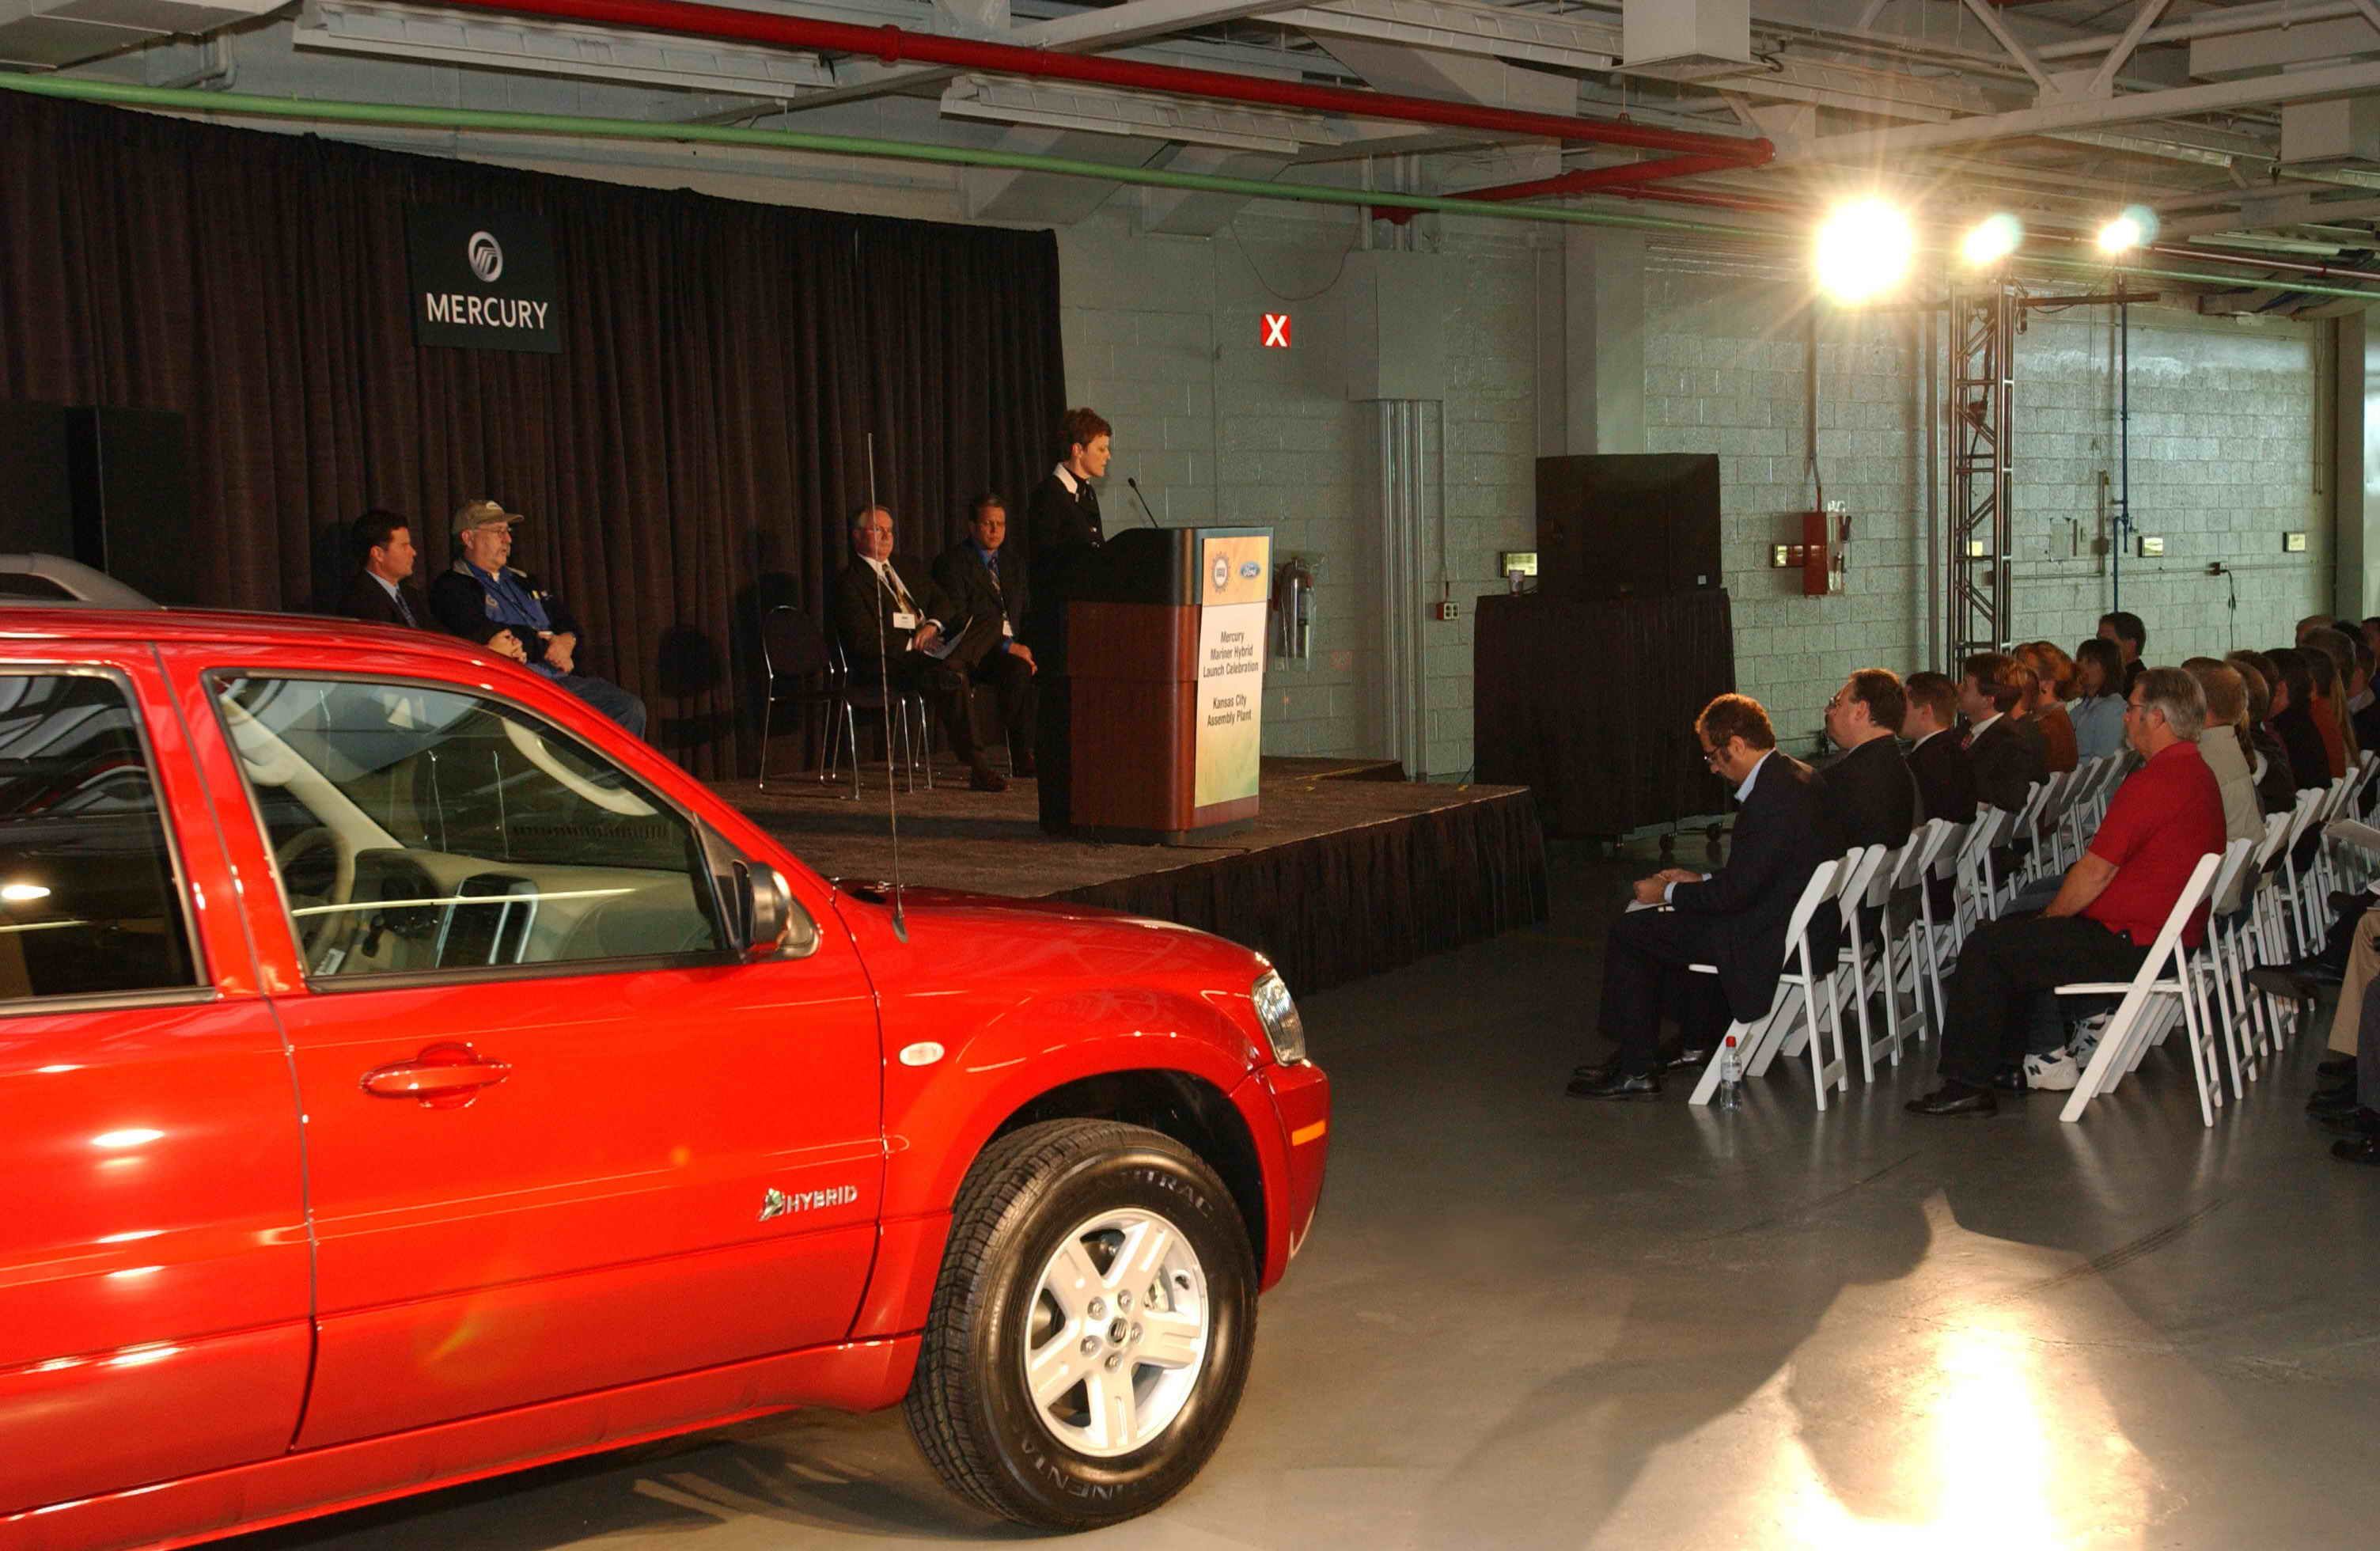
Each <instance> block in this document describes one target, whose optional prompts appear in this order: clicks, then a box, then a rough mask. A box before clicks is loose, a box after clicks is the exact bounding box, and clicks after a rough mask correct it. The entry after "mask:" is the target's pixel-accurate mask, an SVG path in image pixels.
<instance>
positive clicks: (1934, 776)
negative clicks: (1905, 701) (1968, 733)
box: [1753, 729, 1975, 824]
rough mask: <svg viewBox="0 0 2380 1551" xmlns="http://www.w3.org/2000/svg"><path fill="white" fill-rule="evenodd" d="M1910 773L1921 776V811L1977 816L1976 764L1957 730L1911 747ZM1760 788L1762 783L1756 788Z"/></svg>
mask: <svg viewBox="0 0 2380 1551" xmlns="http://www.w3.org/2000/svg"><path fill="white" fill-rule="evenodd" d="M1909 773H1910V774H1911V775H1913V776H1914V777H1916V779H1917V797H1918V802H1919V804H1920V805H1921V806H1920V809H1919V811H1920V812H1921V813H1923V814H1924V816H1925V818H1947V819H1949V821H1950V822H1951V823H1953V824H1965V823H1969V822H1972V821H1973V818H1974V817H1975V768H1974V766H1973V764H1972V763H1970V762H1969V761H1968V758H1967V751H1966V750H1965V749H1963V748H1961V747H1960V746H1959V734H1958V733H1957V731H1956V730H1955V729H1954V730H1950V731H1946V732H1942V733H1936V734H1935V735H1934V736H1932V737H1930V738H1928V739H1926V740H1925V742H1924V743H1922V744H1919V745H1917V746H1916V747H1915V748H1913V749H1911V750H1910V751H1909ZM1753 790H1754V791H1755V792H1756V791H1758V790H1759V788H1758V787H1755V788H1753Z"/></svg>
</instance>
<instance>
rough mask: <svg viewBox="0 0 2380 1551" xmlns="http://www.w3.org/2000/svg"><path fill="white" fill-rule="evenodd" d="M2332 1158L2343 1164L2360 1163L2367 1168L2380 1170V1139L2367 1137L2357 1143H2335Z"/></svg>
mask: <svg viewBox="0 0 2380 1551" xmlns="http://www.w3.org/2000/svg"><path fill="white" fill-rule="evenodd" d="M2330 1156H2331V1157H2335V1158H2337V1159H2338V1161H2339V1162H2341V1163H2360V1164H2362V1165H2363V1166H2364V1167H2366V1168H2380V1137H2374V1136H2366V1137H2364V1138H2363V1139H2362V1140H2361V1141H2357V1142H2333V1143H2332V1144H2331V1145H2330Z"/></svg>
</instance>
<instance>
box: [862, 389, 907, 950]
mask: <svg viewBox="0 0 2380 1551" xmlns="http://www.w3.org/2000/svg"><path fill="white" fill-rule="evenodd" d="M879 509H880V508H879V507H878V506H877V504H876V433H875V432H874V431H872V430H871V431H869V432H868V532H870V533H871V534H872V533H874V532H875V531H876V514H877V512H878V510H879ZM885 515H886V518H887V519H888V520H889V519H890V518H891V516H892V514H891V513H889V512H888V513H886V514H885ZM868 542H869V545H870V547H871V548H872V547H873V546H874V543H875V540H874V539H870V540H869V541H868ZM868 558H869V559H871V560H872V559H874V558H875V557H874V556H873V555H870V556H868ZM884 563H885V564H886V565H890V564H892V557H891V556H890V555H887V556H886V557H885V560H884ZM868 569H869V570H871V571H875V572H876V590H877V591H878V592H879V593H880V594H882V595H883V596H884V598H885V599H886V600H888V601H890V602H891V603H892V605H893V606H894V607H895V608H898V607H899V606H900V598H899V596H898V595H897V594H895V593H894V592H893V590H892V588H891V587H889V586H887V585H886V583H885V580H884V573H883V572H882V571H880V570H878V569H877V567H875V566H873V565H871V566H869V567H868ZM876 689H877V693H878V694H879V695H880V696H881V697H882V703H883V707H884V713H883V714H884V809H885V812H886V813H887V815H889V816H890V818H891V820H892V935H893V937H895V938H896V939H899V940H901V941H903V942H906V941H908V940H909V922H908V919H907V918H906V917H905V916H904V915H902V914H901V782H900V764H899V762H898V761H897V760H895V759H894V758H893V757H892V656H891V653H890V652H889V651H888V650H887V648H886V646H885V640H884V611H883V610H882V609H878V610H877V611H876ZM902 726H903V728H904V730H905V729H906V728H907V726H908V719H907V716H906V714H904V716H903V718H902ZM901 741H902V744H903V745H904V747H906V746H907V745H908V741H909V740H908V737H907V735H906V733H905V735H904V736H903V738H902V740H901ZM857 757H858V756H857V754H856V751H855V753H854V755H853V758H854V759H855V760H856V758H857Z"/></svg>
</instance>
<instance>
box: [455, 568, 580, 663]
mask: <svg viewBox="0 0 2380 1551" xmlns="http://www.w3.org/2000/svg"><path fill="white" fill-rule="evenodd" d="M460 566H461V562H459V561H458V562H456V563H455V565H452V566H449V567H447V568H446V569H445V570H443V571H441V572H440V573H439V574H438V576H437V578H436V579H435V580H433V581H432V582H431V584H430V612H431V613H432V614H433V615H435V616H436V617H437V621H438V624H439V627H440V628H441V629H443V630H444V631H445V632H446V633H447V634H448V635H450V636H462V637H463V638H464V639H465V640H467V641H477V642H479V643H480V645H481V646H486V645H487V644H488V643H489V642H490V641H492V640H493V639H494V638H495V637H496V636H499V635H501V634H503V633H504V631H507V630H510V631H512V633H513V638H514V639H515V640H517V641H518V642H520V644H521V649H522V650H523V651H525V652H527V653H528V660H529V661H531V662H533V663H534V662H542V661H544V660H545V641H544V639H543V637H541V636H539V635H538V633H537V632H536V631H534V630H532V629H530V628H528V626H527V625H522V626H519V627H518V628H515V627H514V626H513V625H511V624H506V623H505V622H504V621H503V620H500V619H495V618H492V617H491V616H490V614H489V613H488V589H487V588H483V587H481V586H480V582H479V578H478V577H476V576H472V575H470V574H469V573H468V572H467V571H465V570H462V569H460ZM504 569H505V570H506V571H508V572H510V573H511V574H512V576H513V579H514V580H515V581H516V582H518V583H519V584H520V585H521V586H522V587H524V588H528V590H529V592H530V594H531V595H533V596H534V597H535V598H536V599H537V600H538V601H539V602H540V603H541V604H543V605H544V606H545V613H546V620H547V624H546V628H547V629H548V630H550V631H552V632H553V633H554V634H555V635H557V636H559V635H570V636H577V637H578V646H577V649H576V650H574V651H573V652H572V653H571V654H570V660H571V663H572V671H573V672H575V673H584V672H585V671H586V668H585V662H586V657H587V633H586V632H585V631H583V630H581V629H579V628H578V618H577V615H576V614H573V613H572V612H570V611H569V610H568V609H567V608H565V607H564V606H563V602H562V600H561V599H559V598H556V597H555V596H554V595H553V594H552V593H550V592H547V591H544V590H543V589H542V588H540V587H539V586H538V585H537V578H536V577H534V576H530V575H529V574H528V572H526V571H522V570H518V569H516V568H515V567H513V566H510V565H507V566H505V567H504Z"/></svg>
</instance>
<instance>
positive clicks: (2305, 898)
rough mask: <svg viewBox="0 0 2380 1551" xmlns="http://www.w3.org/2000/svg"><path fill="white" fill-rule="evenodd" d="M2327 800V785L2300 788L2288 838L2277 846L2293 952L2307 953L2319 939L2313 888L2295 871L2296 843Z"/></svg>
mask: <svg viewBox="0 0 2380 1551" xmlns="http://www.w3.org/2000/svg"><path fill="white" fill-rule="evenodd" d="M2327 800H2328V788H2326V787H2321V786H2307V787H2301V788H2300V789H2299V791H2298V803H2297V806H2296V807H2294V808H2292V809H2290V811H2289V840H2288V841H2287V842H2285V843H2284V844H2283V845H2282V847H2281V864H2280V877H2279V878H2278V879H2277V886H2278V888H2279V890H2280V900H2281V903H2283V904H2284V905H2286V906H2287V907H2288V908H2289V925H2290V927H2291V928H2292V929H2293V930H2294V931H2295V933H2296V941H2297V952H2298V955H2299V956H2301V957H2302V956H2305V955H2308V954H2311V953H2313V951H2314V947H2315V945H2316V944H2318V943H2319V942H2320V941H2321V940H2322V928H2321V926H2320V924H2319V922H2318V920H2317V918H2316V915H2315V902H2314V900H2313V894H2314V893H2315V890H2314V888H2313V880H2312V878H2310V877H2301V876H2299V873H2298V860H2297V849H2298V842H2299V841H2300V840H2301V839H2302V838H2303V837H2304V835H2305V832H2306V830H2310V829H2312V828H2313V821H2314V816H2315V815H2316V814H2317V813H2320V812H2321V811H2322V807H2323V805H2324V803H2325V801H2327Z"/></svg>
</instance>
